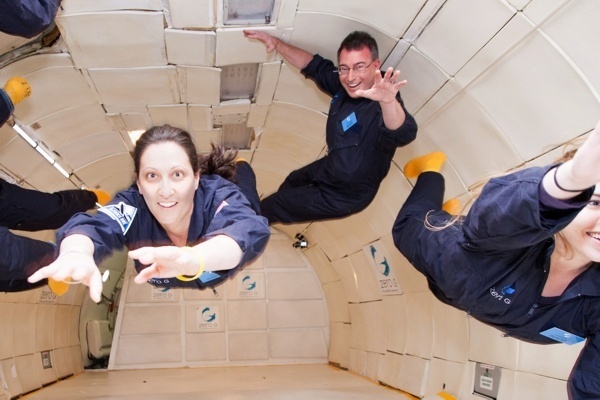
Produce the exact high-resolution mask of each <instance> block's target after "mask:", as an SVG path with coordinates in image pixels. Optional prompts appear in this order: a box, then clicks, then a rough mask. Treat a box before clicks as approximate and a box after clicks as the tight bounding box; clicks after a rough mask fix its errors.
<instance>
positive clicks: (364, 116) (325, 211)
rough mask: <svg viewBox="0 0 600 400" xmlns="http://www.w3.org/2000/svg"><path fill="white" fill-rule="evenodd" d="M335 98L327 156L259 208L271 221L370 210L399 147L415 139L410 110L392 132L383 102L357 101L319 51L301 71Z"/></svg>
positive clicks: (291, 178)
mask: <svg viewBox="0 0 600 400" xmlns="http://www.w3.org/2000/svg"><path fill="white" fill-rule="evenodd" d="M301 72H302V73H303V74H304V76H305V77H307V78H310V79H312V80H314V81H315V82H316V83H317V85H318V86H319V88H320V89H321V90H323V91H324V92H325V93H327V94H329V95H331V96H332V100H331V105H330V107H329V115H328V117H327V126H326V141H327V147H328V154H327V155H326V156H325V157H323V158H321V159H319V160H316V161H314V162H312V163H310V164H308V165H307V166H305V167H302V168H300V169H298V170H295V171H292V172H291V173H290V174H289V175H288V177H287V178H286V179H285V181H284V182H283V183H282V184H281V186H280V187H279V189H278V190H277V192H275V193H273V194H272V195H270V196H268V197H266V198H264V199H263V200H262V201H261V204H260V207H261V211H262V214H263V215H264V216H265V217H267V219H268V220H269V223H274V222H282V223H294V222H310V221H318V220H323V219H332V218H341V217H345V216H348V215H351V214H354V213H357V212H359V211H361V210H363V209H364V208H366V207H367V206H368V205H369V204H370V203H371V201H372V200H373V198H374V197H375V195H376V194H377V190H378V189H379V185H380V184H381V181H382V180H383V179H384V178H385V176H386V175H387V173H388V171H389V169H390V165H391V162H392V158H393V157H394V153H395V151H396V148H397V147H399V146H405V145H407V144H408V143H410V142H412V141H413V140H414V139H415V138H416V135H417V123H416V122H415V119H414V118H413V117H412V115H410V114H409V113H408V111H407V110H406V109H405V108H404V103H403V102H402V99H401V98H400V93H398V94H397V96H396V99H397V100H398V102H400V104H401V105H402V108H403V109H404V112H405V113H406V120H405V121H404V124H403V125H402V126H400V127H399V128H398V129H396V130H393V131H392V130H389V129H387V128H386V127H385V125H384V123H383V115H382V111H381V107H380V105H379V102H377V101H373V100H369V99H366V98H357V99H353V98H352V97H350V96H348V93H347V92H346V90H345V89H344V87H343V86H342V84H341V82H340V79H339V75H338V72H337V68H336V66H335V65H334V64H333V62H331V61H330V60H326V59H324V58H323V57H321V56H319V55H318V54H317V55H315V56H314V57H313V59H312V60H311V61H310V63H309V64H308V65H307V66H306V68H304V69H303V70H302V71H301Z"/></svg>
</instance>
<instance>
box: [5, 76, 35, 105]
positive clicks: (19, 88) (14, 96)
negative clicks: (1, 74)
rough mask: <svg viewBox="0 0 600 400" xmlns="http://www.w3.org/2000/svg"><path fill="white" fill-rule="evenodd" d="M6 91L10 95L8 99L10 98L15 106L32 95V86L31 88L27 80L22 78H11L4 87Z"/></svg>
mask: <svg viewBox="0 0 600 400" xmlns="http://www.w3.org/2000/svg"><path fill="white" fill-rule="evenodd" d="M4 90H5V91H6V94H8V97H10V100H11V101H12V102H13V105H15V104H17V103H20V102H21V100H23V99H24V98H26V97H29V96H30V95H31V86H29V83H27V81H26V80H25V78H21V77H20V76H17V77H14V78H10V79H9V80H8V82H6V84H5V85H4Z"/></svg>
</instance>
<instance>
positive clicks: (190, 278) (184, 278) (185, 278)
mask: <svg viewBox="0 0 600 400" xmlns="http://www.w3.org/2000/svg"><path fill="white" fill-rule="evenodd" d="M180 249H181V250H185V251H187V252H190V253H192V254H193V255H194V256H196V258H197V259H198V263H199V264H200V266H199V267H198V272H196V275H194V276H189V275H177V277H176V278H177V279H179V280H180V281H183V282H189V281H195V280H196V279H198V278H199V277H200V275H202V273H203V272H204V259H203V258H202V257H200V254H198V253H196V251H195V250H194V249H193V248H191V247H189V246H185V247H180Z"/></svg>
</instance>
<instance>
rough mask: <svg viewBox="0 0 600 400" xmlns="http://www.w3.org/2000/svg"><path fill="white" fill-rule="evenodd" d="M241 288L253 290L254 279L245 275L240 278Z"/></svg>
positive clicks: (254, 285)
mask: <svg viewBox="0 0 600 400" xmlns="http://www.w3.org/2000/svg"><path fill="white" fill-rule="evenodd" d="M242 288H243V289H244V290H254V289H255V288H256V281H253V280H252V278H251V277H249V276H248V275H246V276H245V277H244V278H243V279H242Z"/></svg>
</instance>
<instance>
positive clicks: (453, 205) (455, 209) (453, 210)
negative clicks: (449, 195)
mask: <svg viewBox="0 0 600 400" xmlns="http://www.w3.org/2000/svg"><path fill="white" fill-rule="evenodd" d="M442 210H444V211H446V212H447V213H448V214H450V215H458V214H459V213H460V201H458V199H450V200H448V201H447V202H445V203H444V205H443V206H442Z"/></svg>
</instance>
